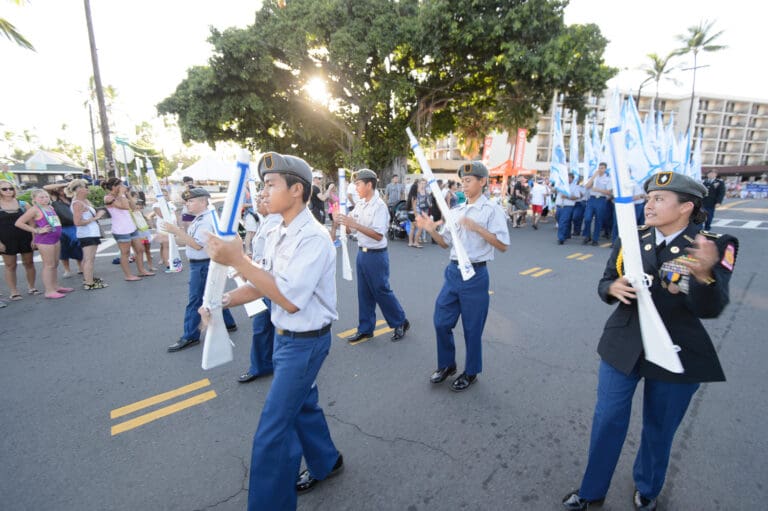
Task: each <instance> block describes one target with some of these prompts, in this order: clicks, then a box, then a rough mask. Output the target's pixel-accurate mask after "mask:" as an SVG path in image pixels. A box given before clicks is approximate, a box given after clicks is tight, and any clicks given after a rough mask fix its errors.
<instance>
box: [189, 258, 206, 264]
mask: <svg viewBox="0 0 768 511" xmlns="http://www.w3.org/2000/svg"><path fill="white" fill-rule="evenodd" d="M210 261H211V260H210V259H190V260H189V262H190V263H209V262H210Z"/></svg>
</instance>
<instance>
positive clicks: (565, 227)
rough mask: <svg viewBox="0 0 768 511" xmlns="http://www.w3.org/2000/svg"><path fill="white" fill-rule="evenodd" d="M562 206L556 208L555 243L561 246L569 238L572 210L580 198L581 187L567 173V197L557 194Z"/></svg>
mask: <svg viewBox="0 0 768 511" xmlns="http://www.w3.org/2000/svg"><path fill="white" fill-rule="evenodd" d="M558 196H559V198H560V199H561V200H562V205H561V206H559V207H558V208H557V211H558V216H557V243H558V244H559V245H562V244H563V243H565V240H567V239H568V238H570V237H571V224H572V223H573V209H574V207H575V205H576V201H577V200H579V199H580V198H581V187H580V186H579V185H578V184H577V183H575V182H574V176H573V174H571V173H570V172H569V173H568V195H565V194H563V193H558Z"/></svg>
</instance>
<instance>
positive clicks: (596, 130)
mask: <svg viewBox="0 0 768 511" xmlns="http://www.w3.org/2000/svg"><path fill="white" fill-rule="evenodd" d="M592 152H593V154H594V155H595V167H594V168H592V167H591V166H590V169H589V175H588V176H587V178H590V177H592V174H594V173H595V171H596V170H597V166H598V165H599V164H600V162H601V161H606V160H607V158H606V157H605V153H604V152H603V142H602V140H601V139H600V127H599V126H598V125H597V122H595V124H593V125H592Z"/></svg>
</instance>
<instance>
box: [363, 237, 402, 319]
mask: <svg viewBox="0 0 768 511" xmlns="http://www.w3.org/2000/svg"><path fill="white" fill-rule="evenodd" d="M376 304H379V308H380V309H381V313H382V314H383V315H384V319H385V320H386V321H387V325H389V326H390V328H396V327H399V326H400V325H402V324H403V323H405V311H403V308H402V307H401V306H400V302H398V301H397V298H396V297H395V293H393V292H392V289H390V287H389V254H388V253H387V251H386V250H384V251H382V252H363V251H362V249H361V250H358V252H357V314H358V325H357V331H358V332H360V333H363V334H371V333H373V329H374V328H375V327H376Z"/></svg>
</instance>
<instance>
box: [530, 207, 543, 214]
mask: <svg viewBox="0 0 768 511" xmlns="http://www.w3.org/2000/svg"><path fill="white" fill-rule="evenodd" d="M531 211H532V212H533V214H534V215H540V214H541V212H542V211H544V206H543V205H542V204H531Z"/></svg>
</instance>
